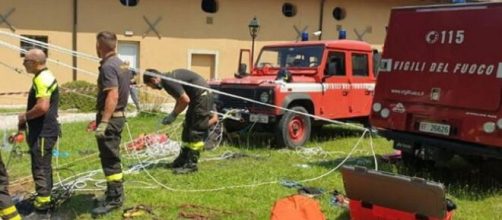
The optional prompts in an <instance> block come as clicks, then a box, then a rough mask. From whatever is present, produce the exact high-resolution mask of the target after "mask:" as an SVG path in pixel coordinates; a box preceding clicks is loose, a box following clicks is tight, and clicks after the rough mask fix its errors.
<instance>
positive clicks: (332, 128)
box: [224, 125, 364, 149]
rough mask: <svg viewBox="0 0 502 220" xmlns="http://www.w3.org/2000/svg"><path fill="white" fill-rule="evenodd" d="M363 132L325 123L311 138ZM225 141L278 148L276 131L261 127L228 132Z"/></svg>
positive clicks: (249, 145)
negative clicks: (266, 130)
mask: <svg viewBox="0 0 502 220" xmlns="http://www.w3.org/2000/svg"><path fill="white" fill-rule="evenodd" d="M363 133H364V131H363V130H360V129H356V128H350V127H347V126H338V125H325V126H323V127H322V128H313V130H312V133H311V135H310V139H311V140H315V141H331V140H333V139H336V138H345V137H360V136H361V135H362V134H363ZM224 142H225V143H226V144H229V145H232V146H236V147H240V148H249V149H252V148H276V146H275V135H274V133H272V132H264V131H263V130H261V129H260V127H256V128H253V129H244V130H242V131H236V132H231V133H226V134H225V138H224Z"/></svg>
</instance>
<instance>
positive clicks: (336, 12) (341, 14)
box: [333, 7, 346, 21]
mask: <svg viewBox="0 0 502 220" xmlns="http://www.w3.org/2000/svg"><path fill="white" fill-rule="evenodd" d="M345 15H346V12H345V9H343V8H340V7H336V8H335V9H333V18H334V19H335V20H337V21H340V20H343V19H344V18H345Z"/></svg>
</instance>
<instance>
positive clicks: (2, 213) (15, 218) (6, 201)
mask: <svg viewBox="0 0 502 220" xmlns="http://www.w3.org/2000/svg"><path fill="white" fill-rule="evenodd" d="M8 186H9V178H8V176H7V170H6V169H5V165H4V163H3V161H2V157H1V156H0V218H1V219H5V220H21V216H20V215H19V213H18V212H17V209H16V206H14V203H13V202H12V199H11V198H10V194H9V190H8Z"/></svg>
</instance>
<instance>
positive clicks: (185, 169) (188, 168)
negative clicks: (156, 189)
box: [173, 148, 200, 174]
mask: <svg viewBox="0 0 502 220" xmlns="http://www.w3.org/2000/svg"><path fill="white" fill-rule="evenodd" d="M186 149H187V160H186V163H184V164H183V165H182V166H180V167H177V168H174V169H173V173H174V174H187V173H191V172H196V171H197V170H198V168H197V161H198V160H199V156H200V152H199V151H195V150H192V149H189V148H186Z"/></svg>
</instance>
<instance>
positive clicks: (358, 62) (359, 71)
mask: <svg viewBox="0 0 502 220" xmlns="http://www.w3.org/2000/svg"><path fill="white" fill-rule="evenodd" d="M368 66H369V65H368V55H367V54H358V53H353V54H352V75H353V76H369V71H368V69H369V68H368Z"/></svg>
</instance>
